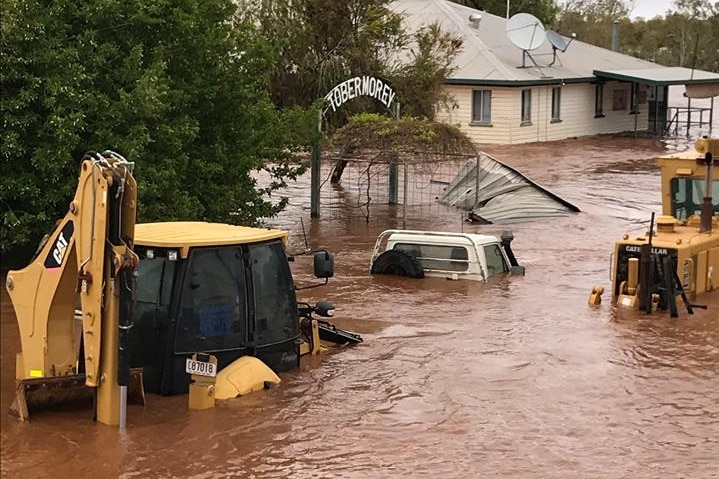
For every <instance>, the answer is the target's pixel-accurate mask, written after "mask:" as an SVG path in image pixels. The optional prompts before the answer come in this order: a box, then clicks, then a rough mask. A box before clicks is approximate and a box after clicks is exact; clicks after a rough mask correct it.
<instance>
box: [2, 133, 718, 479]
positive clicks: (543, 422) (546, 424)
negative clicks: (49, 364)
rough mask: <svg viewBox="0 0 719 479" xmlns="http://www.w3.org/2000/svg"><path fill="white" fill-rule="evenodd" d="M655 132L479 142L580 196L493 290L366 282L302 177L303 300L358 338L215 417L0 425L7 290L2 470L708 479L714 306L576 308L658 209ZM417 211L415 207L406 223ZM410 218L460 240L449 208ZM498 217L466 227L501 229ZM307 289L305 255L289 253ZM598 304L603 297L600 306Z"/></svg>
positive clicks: (298, 232) (357, 232) (523, 243)
mask: <svg viewBox="0 0 719 479" xmlns="http://www.w3.org/2000/svg"><path fill="white" fill-rule="evenodd" d="M662 149H663V145H662V144H661V143H659V142H657V141H655V140H635V139H630V138H619V139H617V138H614V139H612V138H599V139H590V140H586V139H582V140H566V141H561V142H554V143H545V144H539V145H536V144H535V145H524V146H513V147H494V148H487V150H488V152H489V153H491V154H493V155H494V156H496V157H497V158H499V159H501V160H502V161H504V162H506V163H508V164H509V165H511V166H513V167H515V168H518V169H519V170H520V171H522V172H523V173H525V174H526V175H527V176H529V178H531V179H532V180H534V181H536V182H538V183H540V184H542V185H543V186H545V187H547V188H549V189H550V190H551V191H553V192H554V193H557V194H559V195H560V196H562V197H564V198H565V199H567V200H568V201H570V202H572V203H573V204H575V205H577V206H578V207H579V208H580V209H581V210H582V212H581V213H579V214H576V215H572V216H569V217H566V218H560V219H553V220H549V221H539V222H533V223H522V224H515V225H512V226H511V229H512V230H513V232H514V235H515V237H516V240H515V242H514V251H515V253H516V255H517V256H518V259H519V261H520V263H522V264H524V265H525V266H526V268H527V274H526V276H524V277H512V278H509V279H501V280H496V281H493V282H490V283H488V284H486V285H482V284H478V283H475V282H459V281H454V282H453V281H447V280H443V279H426V280H412V279H408V278H399V277H373V276H370V275H369V274H368V267H369V264H368V262H369V257H370V253H371V248H372V246H373V243H374V239H375V237H376V235H377V234H378V233H379V232H380V231H382V230H383V229H385V228H389V227H396V226H399V224H398V221H399V220H398V219H397V217H398V215H397V212H396V211H395V210H394V209H392V208H389V207H378V208H377V209H375V210H373V213H372V216H371V218H370V221H369V223H365V222H362V221H357V220H353V221H338V220H333V219H327V218H323V219H320V220H316V221H310V220H309V204H308V203H309V201H308V199H307V197H308V195H307V183H308V182H307V181H303V182H302V183H301V184H298V185H296V186H293V187H292V188H291V189H290V191H289V194H290V195H291V196H292V198H293V199H292V202H291V205H290V209H289V210H288V212H287V213H286V214H283V215H282V217H280V218H279V219H277V220H275V221H273V222H272V224H273V225H274V226H279V227H283V228H287V229H289V230H290V231H291V233H292V235H293V239H292V244H293V245H294V246H295V247H297V248H298V249H300V248H301V247H302V245H303V241H302V225H301V223H300V221H299V218H300V217H303V218H304V227H305V229H306V231H307V239H308V242H309V243H310V245H311V246H312V247H326V248H328V249H331V250H332V251H334V252H335V254H336V263H335V269H336V277H335V278H334V279H333V280H332V281H331V282H330V284H329V285H327V286H325V287H324V288H319V289H312V290H308V291H307V293H311V296H308V295H303V296H302V298H304V299H307V300H311V301H315V300H319V299H323V298H327V299H329V300H331V301H333V302H334V303H335V304H336V305H337V311H336V314H335V316H336V317H335V319H336V321H335V322H336V324H338V325H339V326H341V327H345V328H347V329H351V330H355V331H357V332H359V333H361V334H362V335H363V337H364V340H365V341H364V343H362V344H360V345H358V346H356V347H352V348H348V349H345V350H341V351H337V352H333V353H330V354H326V355H324V356H322V357H321V358H313V359H312V361H311V362H306V363H304V365H303V367H302V368H301V370H299V371H296V372H293V373H288V374H283V375H282V381H283V382H282V384H281V385H280V386H279V387H276V388H273V389H271V390H267V391H261V392H258V393H255V394H252V395H250V396H246V397H243V398H239V399H235V400H230V401H225V402H221V403H219V404H218V406H217V407H216V408H215V409H214V410H209V411H202V412H198V411H193V412H190V411H188V409H187V397H186V396H177V397H170V398H166V397H159V396H154V395H149V396H148V404H147V406H146V407H145V408H144V409H143V408H140V407H137V406H131V407H130V408H129V412H128V428H127V430H126V431H124V432H120V431H118V430H117V429H114V428H110V427H105V426H102V425H98V424H95V423H93V422H92V420H91V413H90V411H87V410H84V411H57V412H45V413H41V414H37V415H35V416H33V418H32V421H31V422H30V423H20V422H17V421H15V420H14V419H12V418H8V417H7V415H6V414H5V411H7V409H8V407H9V404H10V400H11V397H12V393H13V379H14V367H15V365H14V355H15V352H16V351H17V349H18V346H19V341H18V336H17V327H16V325H15V319H14V316H13V314H12V309H11V306H10V305H9V302H8V299H7V295H6V294H5V292H4V290H3V296H2V323H1V327H2V329H1V333H2V352H1V354H0V362H1V365H2V397H1V403H0V408H1V411H0V412H1V414H0V418H1V419H0V420H1V423H0V424H1V426H2V435H1V438H2V462H1V469H0V472H2V476H3V477H8V478H12V477H19V478H23V479H30V478H61V477H122V478H134V477H138V478H140V477H141V478H144V477H153V478H160V477H162V478H171V477H177V478H198V479H199V478H224V477H227V478H229V477H252V478H280V477H293V478H303V477H342V478H367V477H373V478H374V477H380V478H384V477H387V478H395V477H432V476H442V477H450V478H470V477H487V476H495V477H513V478H620V477H631V478H657V477H672V478H679V477H686V478H711V477H719V473H718V472H717V471H719V459H717V458H719V313H718V311H719V300H718V301H715V302H714V303H711V304H709V309H708V310H696V314H694V315H693V316H691V317H689V316H687V315H686V313H685V311H683V310H682V312H681V317H680V318H679V319H677V320H672V319H670V318H669V317H668V315H659V316H652V317H649V316H646V315H644V314H643V313H636V312H630V311H615V310H614V309H612V308H611V307H610V306H609V305H607V304H603V305H602V306H600V307H598V308H589V307H588V306H587V298H588V294H589V291H590V289H591V287H592V285H594V284H603V285H604V286H605V287H606V286H608V284H609V280H608V268H609V255H610V252H611V244H612V242H613V241H614V240H615V239H617V238H618V237H620V236H621V235H622V233H624V232H627V231H641V230H643V229H646V228H647V225H648V221H649V217H650V213H651V212H652V211H659V209H660V208H659V206H660V197H659V177H658V171H657V169H656V168H655V166H654V162H653V157H654V156H655V155H656V154H657V153H658V152H659V151H662ZM410 213H411V212H410ZM419 216H420V215H414V216H412V218H413V219H412V222H411V223H408V224H407V227H411V228H422V229H435V230H441V229H448V230H455V231H457V230H460V229H462V227H463V226H462V224H461V222H460V221H459V220H458V218H459V215H457V214H456V213H444V214H443V213H441V212H435V213H433V214H432V215H431V216H426V217H425V218H424V219H420V218H419ZM502 229H505V228H503V227H500V226H493V225H489V226H481V227H478V226H470V225H464V230H465V231H473V232H475V231H477V232H486V233H498V232H499V231H501V230H502ZM296 266H297V267H298V272H297V273H298V274H297V276H298V277H300V278H303V279H304V278H306V277H307V273H308V272H309V271H310V265H309V263H307V264H304V263H302V262H297V263H296ZM605 299H606V298H605Z"/></svg>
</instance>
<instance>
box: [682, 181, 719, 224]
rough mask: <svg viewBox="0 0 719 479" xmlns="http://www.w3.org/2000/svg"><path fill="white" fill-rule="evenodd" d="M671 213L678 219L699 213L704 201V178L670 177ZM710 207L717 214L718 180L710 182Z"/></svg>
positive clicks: (718, 211) (718, 205) (718, 199)
mask: <svg viewBox="0 0 719 479" xmlns="http://www.w3.org/2000/svg"><path fill="white" fill-rule="evenodd" d="M671 189H672V214H673V215H674V217H675V218H676V219H678V220H686V219H687V218H689V217H690V216H691V215H698V214H700V213H701V206H702V202H703V201H704V180H700V179H695V178H672V181H671ZM712 209H713V210H714V214H715V215H718V214H719V181H713V182H712Z"/></svg>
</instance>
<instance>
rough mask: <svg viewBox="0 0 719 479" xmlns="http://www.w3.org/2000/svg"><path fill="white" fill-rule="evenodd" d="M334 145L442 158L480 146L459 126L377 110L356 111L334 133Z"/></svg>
mask: <svg viewBox="0 0 719 479" xmlns="http://www.w3.org/2000/svg"><path fill="white" fill-rule="evenodd" d="M329 146H330V148H332V149H334V150H336V151H338V152H350V151H351V152H353V155H357V156H362V155H364V154H368V153H369V154H372V155H375V156H378V159H379V160H382V161H385V162H388V161H390V159H392V158H395V157H397V156H401V155H402V154H404V155H405V156H406V161H408V162H412V161H426V160H433V161H436V160H438V159H442V158H443V157H445V156H447V155H473V154H476V153H477V150H476V148H475V146H474V144H473V143H472V141H471V140H470V139H469V138H468V137H467V135H465V134H464V133H463V132H462V131H461V130H460V129H459V128H457V127H455V126H453V125H450V124H448V123H443V122H435V121H432V120H428V119H427V118H416V117H403V118H400V119H399V120H394V119H391V118H388V117H386V116H382V115H377V114H373V113H362V114H358V115H354V116H353V117H351V118H350V121H349V122H348V123H347V124H346V125H344V126H343V127H342V128H339V129H338V130H337V131H335V132H334V133H333V135H332V136H331V137H330V139H329Z"/></svg>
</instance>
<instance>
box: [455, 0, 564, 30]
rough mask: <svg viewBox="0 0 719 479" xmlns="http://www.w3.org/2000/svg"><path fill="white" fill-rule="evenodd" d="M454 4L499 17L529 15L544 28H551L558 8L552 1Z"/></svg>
mask: <svg viewBox="0 0 719 479" xmlns="http://www.w3.org/2000/svg"><path fill="white" fill-rule="evenodd" d="M452 1H453V2H454V3H459V4H460V5H466V6H468V7H471V8H474V9H477V10H482V11H485V12H488V13H491V14H493V15H497V16H500V17H506V16H507V5H509V16H510V17H511V16H512V15H514V14H516V13H529V14H532V15H534V16H535V17H537V18H538V19H539V20H540V21H541V22H542V23H543V24H544V26H545V28H553V27H554V22H555V20H556V18H557V13H558V12H559V6H558V5H557V2H555V1H554V0H452Z"/></svg>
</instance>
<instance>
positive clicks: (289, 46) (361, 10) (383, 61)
mask: <svg viewBox="0 0 719 479" xmlns="http://www.w3.org/2000/svg"><path fill="white" fill-rule="evenodd" d="M390 1H391V0H347V1H343V2H337V1H334V0H289V1H287V2H275V1H272V0H255V1H252V0H246V1H245V2H244V5H245V7H246V8H245V12H246V13H245V15H246V18H250V19H252V21H253V22H256V23H257V24H259V25H260V28H261V29H262V31H263V32H265V33H266V34H267V35H268V36H269V37H270V38H272V39H273V41H274V44H275V45H276V46H277V48H278V49H279V50H280V60H279V62H278V64H277V68H276V69H275V72H274V74H273V77H272V93H273V99H274V101H275V103H276V104H278V105H295V104H297V105H303V106H309V105H312V104H313V103H314V102H316V101H317V100H318V99H321V98H322V97H324V95H325V94H326V93H327V92H328V91H330V90H331V89H332V88H333V87H334V86H335V85H337V84H338V83H340V82H342V81H344V80H346V79H347V78H351V77H353V76H357V75H372V76H377V77H380V78H384V79H386V80H388V81H389V82H390V84H391V85H392V87H393V88H394V90H395V92H396V94H397V96H396V99H397V101H399V102H400V103H401V104H402V112H403V114H405V113H406V114H408V115H418V116H426V117H428V118H432V117H434V112H435V107H436V105H437V103H446V102H447V101H449V100H450V99H449V98H448V97H447V96H446V95H445V93H444V92H443V89H442V84H443V82H444V78H445V77H447V76H448V75H449V73H450V72H451V68H452V66H451V65H452V61H453V60H454V57H455V56H456V54H457V52H458V49H459V48H460V46H461V40H459V39H457V38H453V37H452V36H450V35H448V34H446V33H444V32H442V31H441V30H440V29H439V28H438V27H437V26H436V25H428V26H426V27H425V28H423V29H421V30H420V31H418V32H407V31H406V30H405V29H404V27H403V25H402V16H401V15H399V14H397V13H395V12H393V11H392V10H391V9H390V8H389V4H390ZM361 111H377V112H379V111H382V110H381V107H379V106H378V105H377V104H376V103H375V102H373V101H372V100H370V99H366V98H365V99H362V98H360V99H357V100H353V101H352V102H351V103H350V104H348V105H347V106H346V107H345V108H343V111H341V112H340V113H339V114H336V115H335V117H333V118H330V120H333V123H334V124H335V125H336V126H340V125H342V124H344V123H345V122H346V120H347V117H348V116H351V115H352V114H355V113H358V112H361Z"/></svg>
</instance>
